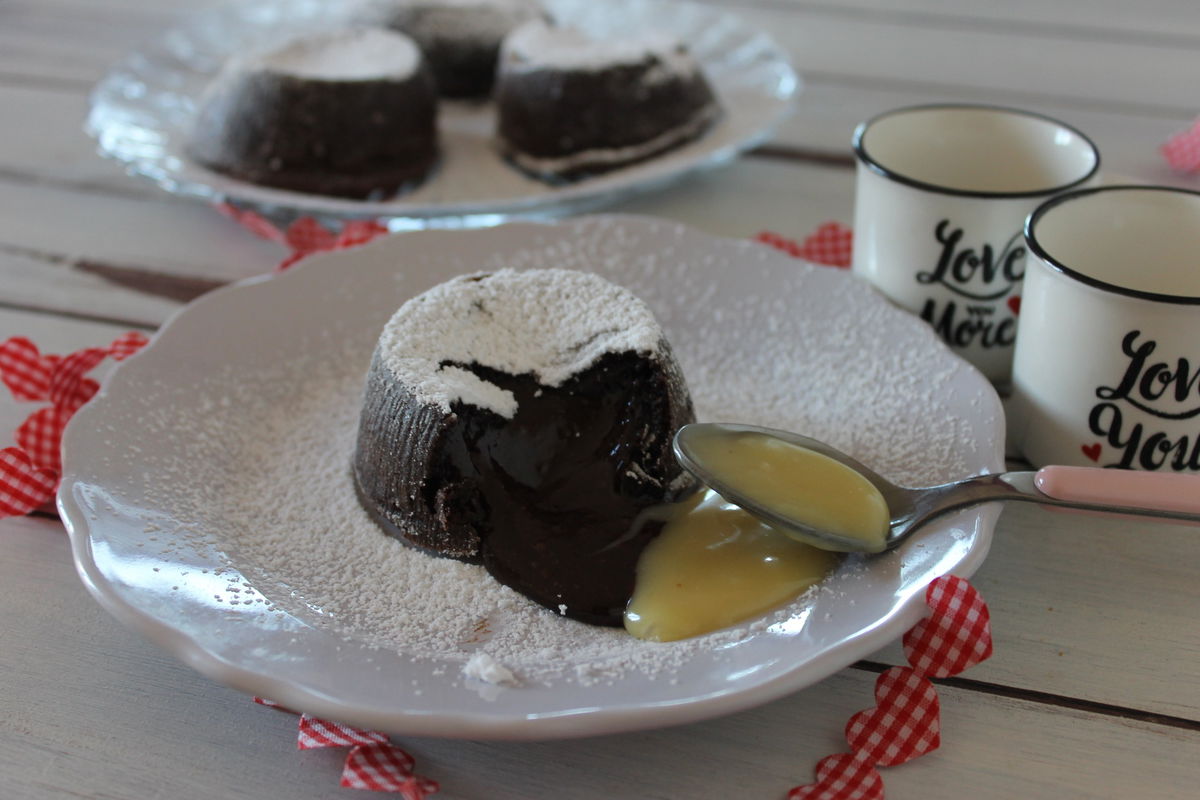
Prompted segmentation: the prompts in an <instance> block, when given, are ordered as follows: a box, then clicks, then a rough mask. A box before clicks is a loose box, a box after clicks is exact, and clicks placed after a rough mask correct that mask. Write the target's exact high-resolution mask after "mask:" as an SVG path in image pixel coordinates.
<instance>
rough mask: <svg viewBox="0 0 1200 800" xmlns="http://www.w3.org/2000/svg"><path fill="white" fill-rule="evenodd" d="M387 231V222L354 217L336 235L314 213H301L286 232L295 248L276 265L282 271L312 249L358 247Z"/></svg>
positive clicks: (278, 270)
mask: <svg viewBox="0 0 1200 800" xmlns="http://www.w3.org/2000/svg"><path fill="white" fill-rule="evenodd" d="M387 232H388V229H387V227H386V226H384V225H381V224H380V223H378V222H375V221H373V220H353V221H351V222H347V223H346V224H345V225H344V226H343V227H342V230H341V232H340V233H338V234H336V235H335V234H333V233H332V232H331V231H329V230H326V229H325V228H324V227H322V226H321V224H320V223H319V222H317V221H316V220H315V219H313V218H312V217H301V218H300V219H298V220H296V221H295V222H293V223H292V224H291V227H289V228H288V230H287V234H286V237H287V244H288V245H289V246H291V247H292V251H293V252H292V254H291V255H290V256H288V257H287V258H285V259H284V260H283V261H282V262H280V264H279V266H278V267H276V268H275V269H276V271H277V272H282V271H283V270H285V269H287V268H288V267H290V266H292V265H293V264H295V263H296V262H297V261H300V260H301V259H304V258H307V257H308V256H310V255H312V254H313V253H318V252H323V251H326V250H344V249H346V248H350V247H358V246H359V245H362V244H366V243H367V242H369V241H371V240H372V239H375V238H377V237H379V236H382V235H384V234H386V233H387Z"/></svg>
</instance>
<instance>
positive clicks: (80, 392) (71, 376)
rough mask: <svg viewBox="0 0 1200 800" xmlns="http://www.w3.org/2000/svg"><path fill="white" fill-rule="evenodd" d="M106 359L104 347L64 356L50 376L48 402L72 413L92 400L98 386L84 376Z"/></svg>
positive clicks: (77, 351) (78, 351)
mask: <svg viewBox="0 0 1200 800" xmlns="http://www.w3.org/2000/svg"><path fill="white" fill-rule="evenodd" d="M107 357H108V348H106V347H88V348H86V349H84V350H76V351H75V352H74V353H71V354H70V355H68V356H64V357H63V359H62V360H61V361H59V362H58V364H57V365H55V367H54V371H53V372H52V373H51V375H50V401H51V402H53V403H54V405H56V406H58V407H59V408H63V409H66V410H68V411H70V412H73V411H75V410H76V409H78V408H79V407H80V406H81V405H83V404H84V403H86V402H87V401H88V400H90V399H92V395H94V394H95V393H96V390H97V389H99V388H100V385H99V384H98V383H96V382H95V381H94V380H92V379H91V378H86V377H84V375H86V374H87V373H88V372H91V371H92V370H93V369H95V368H96V365H97V364H99V363H100V362H101V361H103V360H104V359H105V358H107Z"/></svg>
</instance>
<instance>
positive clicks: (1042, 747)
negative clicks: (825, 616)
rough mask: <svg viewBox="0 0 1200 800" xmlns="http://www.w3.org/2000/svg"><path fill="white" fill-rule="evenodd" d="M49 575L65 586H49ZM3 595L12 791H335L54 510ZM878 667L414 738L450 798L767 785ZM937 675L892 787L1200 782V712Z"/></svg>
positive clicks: (806, 768)
mask: <svg viewBox="0 0 1200 800" xmlns="http://www.w3.org/2000/svg"><path fill="white" fill-rule="evenodd" d="M46 581H49V582H52V583H53V584H54V585H55V586H58V587H60V588H61V590H60V591H57V592H55V593H53V594H52V595H48V596H47V595H46V594H45V593H43V592H41V591H40V589H39V587H40V585H41V583H43V582H46ZM0 602H3V603H4V605H5V609H6V613H7V614H8V615H10V616H19V617H20V618H21V619H22V620H24V621H25V622H24V623H23V624H24V625H26V626H27V629H28V630H29V631H31V632H32V631H40V632H43V633H42V634H41V635H33V636H30V637H29V638H28V639H26V640H25V644H24V646H23V647H22V648H21V650H20V651H19V652H18V651H17V650H16V649H14V648H4V649H3V650H0V675H2V676H3V679H4V681H5V685H7V686H15V685H19V686H22V687H23V691H21V692H19V693H13V694H11V695H9V696H6V698H5V712H6V713H5V714H3V715H0V775H5V776H15V777H16V779H17V780H16V782H15V783H14V782H12V781H11V780H10V781H9V782H8V783H7V784H6V786H7V789H8V790H9V791H12V792H14V795H15V797H17V798H23V797H69V796H83V797H120V798H139V799H142V798H155V797H246V798H260V797H294V798H300V799H304V798H314V800H315V798H328V797H331V796H334V795H335V794H337V790H336V789H335V788H334V787H335V786H336V782H337V775H338V774H339V772H340V763H339V762H340V755H339V754H338V753H337V752H316V753H298V752H297V751H296V750H295V744H294V741H295V740H294V736H295V718H294V717H290V716H289V715H286V714H283V713H280V712H276V711H271V710H269V709H266V708H263V707H261V706H257V705H255V704H253V703H251V702H250V699H249V698H248V697H246V696H244V695H241V694H239V693H237V692H234V691H232V690H229V689H226V688H224V687H221V686H218V685H215V684H213V683H211V682H209V681H207V680H206V679H204V678H201V677H199V676H197V675H196V674H194V673H193V672H191V670H190V669H189V668H187V667H185V666H183V665H182V664H179V663H178V662H175V661H174V660H173V659H171V658H169V657H168V656H166V655H165V654H164V653H162V652H161V651H159V650H158V649H156V648H154V647H153V646H152V645H150V644H148V643H147V642H145V641H143V640H142V639H140V638H138V637H137V636H136V635H135V634H133V633H132V632H130V631H127V630H125V629H123V628H122V627H121V626H120V625H118V624H117V623H116V622H115V621H114V620H112V619H111V618H110V617H108V616H107V614H105V613H104V612H103V611H102V610H101V609H100V608H99V606H98V605H96V604H95V602H94V601H92V599H91V598H90V597H88V596H86V594H85V593H84V590H83V587H82V586H80V585H79V584H78V582H77V581H75V580H74V576H73V575H72V574H71V565H70V555H69V552H68V543H67V541H66V537H65V536H64V534H63V532H62V530H61V528H60V527H59V526H58V525H57V524H55V523H53V522H50V521H48V520H41V519H22V520H6V521H3V522H0ZM46 631H53V635H46V633H45V632H46ZM80 654H86V657H80ZM47 665H54V669H47V668H46V667H47ZM874 679H875V674H874V673H873V672H871V671H868V670H861V669H854V670H847V671H845V672H842V673H839V674H838V675H835V676H834V677H832V678H830V679H828V680H826V681H823V682H822V683H821V684H819V685H817V686H814V687H812V688H810V689H807V690H804V691H802V692H799V693H797V694H795V695H792V696H790V697H788V698H786V699H784V700H781V701H778V702H775V703H771V704H769V705H767V706H763V707H761V708H758V709H753V710H750V711H746V712H742V713H739V714H735V715H732V716H729V717H725V718H722V719H718V720H713V721H710V722H703V723H697V724H693V725H686V726H681V727H676V728H671V729H667V730H662V731H651V732H646V733H637V734H628V735H621V736H606V737H600V738H593V739H582V740H572V741H563V742H543V743H496V742H490V743H489V742H466V741H453V740H449V741H448V740H434V739H416V738H413V739H401V740H400V744H402V746H404V747H405V748H407V749H408V750H409V751H410V752H411V753H412V754H413V755H414V756H415V757H416V759H417V763H418V768H419V771H421V772H423V773H424V774H427V775H428V776H430V777H432V778H434V779H436V780H438V781H440V782H441V783H442V784H443V792H442V793H440V794H438V795H437V797H438V798H445V800H479V799H480V798H487V799H488V800H506V799H507V798H514V799H515V798H530V799H532V798H559V797H572V798H587V799H588V800H593V799H595V800H600V799H601V798H612V797H629V798H635V797H636V798H661V799H662V800H677V799H678V798H683V797H713V796H722V795H725V796H736V797H746V798H750V797H762V798H773V797H780V796H782V794H783V793H784V792H785V791H786V790H787V789H788V788H789V787H791V786H793V785H795V784H797V783H804V782H808V781H809V780H811V769H812V765H813V764H815V763H816V761H817V760H818V759H819V758H820V757H822V756H824V755H827V754H830V753H834V752H839V751H844V749H845V743H844V741H843V740H842V739H841V730H842V726H843V725H844V724H845V721H846V720H847V719H848V718H849V717H850V715H851V714H853V713H855V712H856V711H858V710H860V709H861V708H864V707H867V706H869V705H870V704H871V702H872V701H871V693H872V685H873V682H874ZM939 694H940V698H941V704H942V720H943V722H942V725H943V736H944V739H945V746H944V747H942V748H941V749H940V750H938V751H937V752H935V753H933V754H931V755H929V756H926V757H924V758H922V759H921V760H919V761H917V762H914V763H912V764H910V765H906V766H904V767H902V768H897V769H892V770H886V771H885V773H886V781H887V785H888V791H889V796H890V797H917V796H920V797H928V798H930V799H931V800H938V799H939V798H947V799H949V798H960V797H962V793H963V788H964V787H967V786H969V787H971V791H972V795H973V796H976V797H980V798H1013V797H1058V798H1064V797H1081V798H1082V797H1100V796H1106V797H1160V798H1167V797H1186V796H1187V792H1188V791H1189V790H1190V789H1191V788H1192V786H1191V782H1192V781H1193V780H1194V777H1195V772H1194V765H1193V763H1192V757H1193V756H1194V753H1195V752H1196V748H1197V746H1200V731H1197V730H1181V729H1178V728H1172V727H1168V726H1163V725H1155V724H1148V723H1143V722H1136V721H1129V720H1123V719H1119V718H1114V717H1111V716H1108V715H1103V714H1095V713H1088V712H1085V711H1069V710H1068V711H1064V710H1061V709H1057V708H1054V707H1047V706H1044V705H1042V704H1039V703H1031V702H1026V701H1021V700H1012V699H1008V698H1003V697H994V696H992V695H989V694H987V693H984V692H979V691H972V690H964V689H958V688H953V687H942V688H941V689H940V691H939ZM49 697H53V698H54V702H53V703H47V702H46V699H47V698H49ZM115 709H119V713H114V710H115ZM1131 763H1137V764H1139V765H1140V768H1141V770H1144V772H1143V771H1134V770H1130V769H1129V768H1128V765H1129V764H1131ZM24 765H28V766H24ZM1147 775H1153V776H1154V779H1155V784H1154V787H1153V790H1152V791H1151V792H1147V791H1146V782H1145V777H1146V776H1147ZM14 795H6V796H9V797H11V796H14Z"/></svg>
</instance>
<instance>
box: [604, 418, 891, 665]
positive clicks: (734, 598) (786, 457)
mask: <svg viewBox="0 0 1200 800" xmlns="http://www.w3.org/2000/svg"><path fill="white" fill-rule="evenodd" d="M691 450H692V453H693V455H694V457H696V458H697V460H702V461H703V462H704V464H705V465H706V466H707V467H708V468H709V469H711V470H713V471H715V472H716V473H717V474H718V475H719V476H720V478H721V480H722V481H723V482H724V483H725V484H726V488H728V489H733V490H735V491H737V492H740V493H741V494H742V495H743V496H745V497H747V498H750V499H753V500H755V501H756V502H759V503H761V504H762V505H764V506H768V507H770V508H771V509H773V510H775V511H777V512H778V513H779V514H781V515H783V516H787V517H791V518H794V519H796V520H798V521H800V522H803V523H805V524H807V525H809V526H811V527H814V528H820V529H824V530H829V531H832V532H835V533H839V534H842V535H843V536H849V537H853V538H856V539H859V540H862V541H864V542H866V543H867V544H868V545H869V546H870V548H871V549H873V550H883V549H884V544H885V542H886V537H887V532H888V528H889V521H890V512H889V511H888V507H887V502H886V501H885V500H884V498H883V495H881V494H880V493H879V490H878V489H877V488H876V487H875V486H874V485H873V484H872V483H871V482H870V481H868V480H867V479H866V478H864V477H863V476H862V475H860V474H858V473H857V472H855V471H854V470H852V469H850V468H849V467H847V466H846V465H845V464H842V463H840V462H838V461H835V460H834V459H832V458H829V457H828V456H826V455H823V454H821V453H818V452H816V451H813V450H810V449H808V448H805V447H801V446H799V445H795V444H791V443H790V442H785V441H782V440H780V439H776V438H774V437H771V436H767V435H764V434H760V433H751V432H733V431H721V432H713V433H712V434H707V435H705V436H703V437H701V436H696V437H695V439H694V440H693V441H692V443H691ZM651 516H652V518H657V519H661V520H663V521H664V526H663V529H662V532H661V533H660V534H659V535H658V537H657V538H656V539H654V541H652V542H651V543H650V545H649V546H648V547H647V548H646V549H645V550H644V551H643V552H642V555H641V558H640V559H639V561H638V567H637V582H636V584H635V587H634V592H633V597H632V598H631V599H630V601H629V606H628V607H627V609H626V611H625V628H626V630H628V631H629V633H631V634H633V635H634V636H636V637H638V638H640V639H649V640H652V641H663V642H666V641H674V640H677V639H685V638H688V637H691V636H699V635H701V634H704V633H708V632H710V631H714V630H718V629H720V628H724V627H727V626H729V625H734V624H737V623H738V622H742V621H744V620H747V619H750V618H752V617H754V616H757V615H759V614H761V613H763V612H765V611H768V610H770V609H772V608H774V607H776V606H778V605H780V604H781V603H784V602H786V601H788V600H790V599H792V598H794V597H796V596H797V595H799V594H800V593H802V592H803V591H804V590H806V589H808V588H809V587H810V586H812V585H813V584H816V583H818V582H820V581H821V580H822V579H823V578H824V577H825V575H826V574H828V572H829V571H830V570H831V569H832V568H833V566H834V564H836V563H837V561H838V555H837V554H835V553H832V552H829V551H826V550H821V549H818V548H816V547H813V546H812V545H809V544H805V543H802V542H799V541H796V540H795V539H792V538H791V537H789V536H788V535H787V534H786V533H784V532H783V531H782V530H781V529H779V528H777V527H774V526H771V525H769V524H767V523H766V522H763V521H761V520H759V519H758V518H757V517H755V516H753V515H751V514H749V513H748V512H746V511H743V510H742V509H740V508H738V507H737V506H735V505H733V504H731V503H729V502H727V501H725V500H724V499H723V498H722V497H721V496H720V495H718V494H717V493H716V492H714V491H712V490H707V491H704V492H700V493H698V494H696V495H694V496H693V497H692V498H690V499H688V500H686V501H684V502H682V503H677V504H675V505H672V506H664V507H659V508H657V509H655V510H654V511H653V512H652V515H651Z"/></svg>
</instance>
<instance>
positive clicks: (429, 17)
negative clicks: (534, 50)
mask: <svg viewBox="0 0 1200 800" xmlns="http://www.w3.org/2000/svg"><path fill="white" fill-rule="evenodd" d="M366 13H367V14H369V15H371V16H373V17H376V18H380V19H383V20H385V21H387V22H389V23H390V24H392V25H394V26H396V27H397V28H400V29H402V30H404V31H406V32H407V33H409V34H410V35H412V36H415V37H416V38H418V39H419V40H423V41H431V40H435V39H439V40H444V41H453V42H474V41H478V42H491V43H492V45H493V46H494V45H495V43H497V42H499V41H500V40H501V39H502V38H504V36H505V34H507V33H508V32H509V31H510V30H512V29H513V28H514V27H516V26H517V25H519V24H521V23H522V22H525V21H526V20H530V19H534V18H537V17H540V16H541V15H542V14H544V13H545V12H544V11H543V9H542V6H541V3H539V2H537V0H374V2H373V3H370V4H369V5H368V11H367V12H366Z"/></svg>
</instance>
